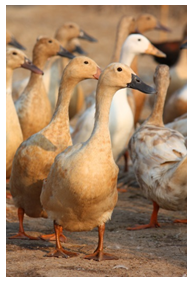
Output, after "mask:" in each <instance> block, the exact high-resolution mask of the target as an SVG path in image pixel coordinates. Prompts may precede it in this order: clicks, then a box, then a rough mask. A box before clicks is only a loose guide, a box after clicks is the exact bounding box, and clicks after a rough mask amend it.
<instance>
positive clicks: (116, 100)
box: [112, 47, 135, 107]
mask: <svg viewBox="0 0 192 283" xmlns="http://www.w3.org/2000/svg"><path fill="white" fill-rule="evenodd" d="M134 57H135V53H134V52H130V51H129V50H127V48H123V47H122V49H121V56H120V63H123V64H125V65H127V66H131V63H132V61H133V59H134ZM122 105H124V106H125V105H126V107H129V104H128V101H127V89H126V88H125V89H120V90H118V93H117V94H115V95H114V97H113V100H112V107H114V106H116V107H122Z"/></svg>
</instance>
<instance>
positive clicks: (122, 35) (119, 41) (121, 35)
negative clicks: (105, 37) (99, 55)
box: [111, 18, 131, 62]
mask: <svg viewBox="0 0 192 283" xmlns="http://www.w3.org/2000/svg"><path fill="white" fill-rule="evenodd" d="M130 25H131V21H130V23H129V26H128V27H127V26H125V23H124V18H122V20H121V21H120V23H119V25H118V27H117V33H116V40H115V48H114V51H113V56H112V58H111V62H119V58H120V54H121V47H122V45H123V42H124V41H125V39H126V38H127V36H128V35H129V34H130V32H131V30H130V29H131V27H130Z"/></svg>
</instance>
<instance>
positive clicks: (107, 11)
mask: <svg viewBox="0 0 192 283" xmlns="http://www.w3.org/2000/svg"><path fill="white" fill-rule="evenodd" d="M142 12H149V13H153V14H154V15H156V16H157V17H158V18H159V19H163V18H162V14H161V6H158V5H156V6H145V5H144V6H134V5H132V6H115V7H114V6H7V15H6V17H7V26H6V27H7V29H9V30H10V31H11V32H12V33H13V34H14V36H15V37H16V38H17V40H18V41H19V42H20V43H21V44H23V45H24V46H25V47H26V48H27V50H26V54H27V55H28V56H29V58H31V52H32V48H33V45H34V42H35V40H36V38H37V37H38V36H39V35H40V34H44V35H50V36H54V33H55V30H56V29H57V28H58V27H59V26H60V25H61V24H62V23H64V22H65V21H74V22H77V23H78V24H79V25H80V26H81V27H82V29H84V30H85V31H86V32H87V33H88V34H90V35H92V36H94V37H95V38H97V39H98V42H97V43H87V42H85V41H81V43H82V46H83V48H84V49H85V50H86V51H87V52H88V55H89V56H90V57H91V58H92V59H94V60H95V61H96V62H97V63H98V65H100V66H101V67H102V68H103V67H105V66H106V65H107V64H108V63H110V59H111V56H112V53H113V47H114V42H115V33H116V27H117V23H118V21H119V19H120V18H121V16H123V15H125V14H127V15H133V16H137V15H138V14H140V13H142ZM164 20H165V19H164ZM185 23H186V6H174V5H172V6H169V17H168V19H167V22H166V24H168V25H169V27H170V28H171V29H172V33H171V34H170V35H169V39H180V38H181V37H182V30H183V27H184V24H185ZM147 36H148V38H150V39H155V40H157V39H158V36H159V33H158V32H154V31H153V32H148V33H147ZM145 60H149V61H148V62H150V64H149V63H148V68H149V72H151V73H150V74H151V76H150V77H148V78H146V76H145V74H143V77H144V78H146V79H147V80H148V81H152V74H153V72H154V69H155V66H156V65H155V64H154V62H153V61H152V59H151V58H150V57H149V56H147V57H145V58H144V57H143V56H141V58H140V65H141V69H140V72H141V74H140V75H141V76H142V70H144V69H145V68H146V67H145V65H144V62H145ZM27 75H28V72H27V71H26V70H24V71H20V70H17V71H16V73H15V75H14V80H16V79H17V78H22V77H25V76H27ZM82 85H83V87H84V90H85V94H86V95H88V94H89V92H90V91H91V90H93V89H95V86H96V82H93V81H89V80H88V81H87V82H85V83H83V84H82ZM122 163H123V161H122V160H121V161H120V164H122ZM120 169H121V168H120ZM130 170H131V167H130ZM126 189H127V191H126V192H120V193H119V199H118V203H117V205H116V207H115V209H114V212H113V215H112V219H111V221H109V222H108V223H107V224H106V231H105V237H104V249H105V251H107V252H109V253H112V254H115V255H116V256H118V258H119V259H118V260H112V261H102V262H96V261H93V260H91V261H89V260H85V259H83V256H84V255H86V254H89V253H91V252H93V251H94V250H95V248H96V246H97V239H98V238H97V236H98V234H97V228H95V229H94V230H93V231H89V232H81V233H77V232H76V233H70V232H67V231H66V232H65V235H66V236H67V239H68V241H67V243H66V244H64V246H65V247H66V249H69V250H71V251H74V252H78V253H79V255H78V256H77V257H73V258H69V259H63V258H49V257H46V254H47V253H48V252H50V251H51V250H53V248H54V245H55V243H54V242H46V241H43V240H37V241H34V240H11V239H9V238H8V237H9V236H11V235H13V234H15V233H17V231H18V219H17V210H16V208H15V206H14V204H13V200H12V199H7V200H6V202H7V205H6V208H7V210H6V220H7V223H6V225H7V226H6V230H7V236H6V276H7V277H186V276H187V227H186V225H185V224H175V223H173V220H174V219H178V218H180V219H181V218H186V212H179V211H176V212H171V211H166V210H163V209H160V212H159V222H160V224H161V227H160V228H153V229H146V230H139V231H128V230H126V228H127V227H128V226H129V227H131V226H134V225H136V224H144V223H148V222H149V219H150V215H151V212H152V203H151V202H150V201H149V200H147V199H145V198H144V197H143V196H142V193H141V191H140V189H139V188H136V187H133V186H126ZM24 227H25V229H26V232H28V233H29V234H31V235H40V234H42V233H46V234H48V233H52V232H53V224H52V221H51V220H49V219H33V218H29V217H27V216H25V219H24Z"/></svg>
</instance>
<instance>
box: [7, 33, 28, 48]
mask: <svg viewBox="0 0 192 283" xmlns="http://www.w3.org/2000/svg"><path fill="white" fill-rule="evenodd" d="M9 45H11V46H12V47H16V48H18V49H20V50H26V48H25V47H24V46H23V45H21V44H20V43H19V42H18V41H17V40H16V38H15V37H14V36H13V34H12V33H11V32H10V31H9V30H6V46H9Z"/></svg>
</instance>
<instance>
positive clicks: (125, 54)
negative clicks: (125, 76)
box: [119, 47, 136, 66]
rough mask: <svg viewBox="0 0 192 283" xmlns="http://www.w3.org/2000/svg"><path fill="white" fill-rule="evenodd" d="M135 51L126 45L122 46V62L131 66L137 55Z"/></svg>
mask: <svg viewBox="0 0 192 283" xmlns="http://www.w3.org/2000/svg"><path fill="white" fill-rule="evenodd" d="M135 55H136V54H135V53H134V52H132V51H130V50H128V49H127V48H126V47H125V48H124V47H122V49H121V55H120V60H119V61H120V63H123V64H125V65H127V66H131V63H132V62H133V59H134V57H135Z"/></svg>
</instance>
